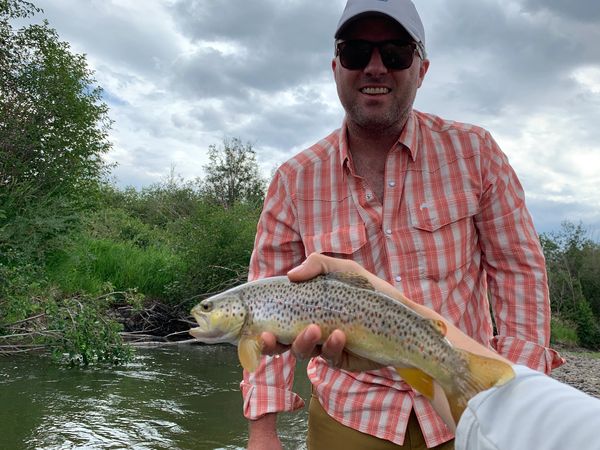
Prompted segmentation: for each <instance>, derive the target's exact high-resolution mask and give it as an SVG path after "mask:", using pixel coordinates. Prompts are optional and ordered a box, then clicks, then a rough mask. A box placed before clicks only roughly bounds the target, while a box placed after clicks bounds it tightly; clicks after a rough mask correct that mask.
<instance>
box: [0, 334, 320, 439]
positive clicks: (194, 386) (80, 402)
mask: <svg viewBox="0 0 600 450" xmlns="http://www.w3.org/2000/svg"><path fill="white" fill-rule="evenodd" d="M305 367H306V365H305V364H303V365H301V366H300V365H299V367H298V368H297V370H296V382H295V391H296V392H297V393H299V394H300V395H301V396H302V397H303V398H304V399H305V400H306V399H308V398H309V396H310V384H309V382H308V380H307V377H306V372H305ZM240 378H241V368H240V366H239V363H238V361H237V353H236V349H235V347H233V346H228V345H212V346H202V345H186V346H178V347H169V348H158V349H139V350H137V351H136V356H135V358H134V360H133V361H132V362H131V363H129V364H127V365H123V366H113V367H92V368H64V367H59V366H57V365H55V364H53V363H52V362H51V361H50V360H49V359H47V358H45V357H41V356H39V355H36V356H32V355H29V356H24V357H0V449H2V450H5V449H6V450H20V449H36V450H37V449H48V450H49V449H52V450H59V449H60V450H67V449H135V450H145V449H149V450H153V449H181V450H184V449H198V450H204V449H210V450H213V449H239V448H244V446H245V445H246V442H247V422H246V420H245V419H244V418H243V416H242V399H241V394H240V389H239V382H240ZM307 404H308V402H307ZM278 429H279V431H280V436H281V439H282V443H283V446H284V448H285V449H303V448H305V447H304V439H305V436H306V412H305V411H299V412H296V413H286V414H280V417H279V422H278Z"/></svg>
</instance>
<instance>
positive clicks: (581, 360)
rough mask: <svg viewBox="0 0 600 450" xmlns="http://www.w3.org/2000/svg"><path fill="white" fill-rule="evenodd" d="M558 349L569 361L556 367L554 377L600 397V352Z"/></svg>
mask: <svg viewBox="0 0 600 450" xmlns="http://www.w3.org/2000/svg"><path fill="white" fill-rule="evenodd" d="M557 350H558V352H559V353H560V354H561V356H562V357H563V358H565V359H566V360H567V362H566V363H565V364H563V365H562V366H561V367H559V368H558V369H555V370H554V371H553V372H552V377H553V378H556V379H557V380H559V381H562V382H563V383H567V384H570V385H571V386H573V387H575V388H577V389H579V390H581V391H583V392H586V393H588V394H590V395H593V396H594V397H598V398H600V353H590V352H586V351H584V350H567V349H557Z"/></svg>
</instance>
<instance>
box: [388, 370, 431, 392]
mask: <svg viewBox="0 0 600 450" xmlns="http://www.w3.org/2000/svg"><path fill="white" fill-rule="evenodd" d="M396 372H398V375H400V376H401V377H402V378H403V379H404V381H406V382H407V383H408V384H409V385H410V386H411V387H412V388H413V389H414V390H415V391H417V392H420V393H421V394H423V395H424V396H425V397H427V398H428V399H429V400H433V378H431V377H430V376H429V375H427V374H426V373H425V372H423V371H422V370H420V369H415V368H414V367H396Z"/></svg>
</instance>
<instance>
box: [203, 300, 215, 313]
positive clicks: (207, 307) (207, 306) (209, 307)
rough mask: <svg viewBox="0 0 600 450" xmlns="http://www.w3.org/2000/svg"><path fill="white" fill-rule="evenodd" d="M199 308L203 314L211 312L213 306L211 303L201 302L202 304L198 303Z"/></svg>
mask: <svg viewBox="0 0 600 450" xmlns="http://www.w3.org/2000/svg"><path fill="white" fill-rule="evenodd" d="M200 308H201V309H202V311H204V312H211V311H212V309H213V304H212V302H202V303H200Z"/></svg>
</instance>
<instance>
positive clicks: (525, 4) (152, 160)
mask: <svg viewBox="0 0 600 450" xmlns="http://www.w3.org/2000/svg"><path fill="white" fill-rule="evenodd" d="M33 1H34V2H35V3H36V4H37V5H38V6H40V7H42V8H43V9H44V14H43V16H41V17H45V18H47V19H48V20H49V21H50V24H51V25H52V26H53V27H54V28H56V29H57V30H58V32H59V34H60V36H61V38H62V39H63V40H66V41H68V42H70V43H71V45H72V48H73V50H74V51H76V52H78V53H85V54H86V55H87V60H88V63H89V65H90V66H91V67H92V68H93V69H94V70H95V76H96V79H97V80H98V83H99V85H100V86H102V87H103V88H104V90H105V101H106V103H107V104H108V105H109V107H110V116H111V118H112V119H113V120H114V121H115V124H114V127H113V130H112V133H111V139H112V142H113V145H114V148H113V150H112V152H111V153H110V154H109V155H108V159H109V160H110V161H111V162H116V163H118V166H117V168H116V169H115V170H114V176H115V178H116V182H117V183H118V185H120V186H127V185H132V186H136V187H141V186H147V185H149V184H151V183H153V182H156V181H160V180H163V179H165V177H166V176H167V175H168V174H169V172H170V170H171V168H172V167H174V170H175V172H176V173H178V174H180V175H181V176H183V177H185V178H190V179H191V178H195V177H197V176H201V175H202V172H203V166H204V165H205V164H206V162H207V159H206V152H207V149H208V146H209V145H211V144H217V145H218V144H220V143H221V142H222V140H223V138H225V137H238V138H240V139H242V140H243V141H247V142H251V143H252V144H253V146H254V148H255V149H256V151H257V155H258V160H259V163H260V165H261V167H262V169H263V170H264V173H265V175H268V174H270V173H271V172H272V170H273V168H274V167H275V166H276V165H278V164H280V163H282V162H283V161H285V160H286V159H287V158H289V157H290V156H292V155H293V154H294V153H296V152H298V151H300V150H302V149H303V148H305V147H307V146H309V145H311V144H312V143H314V142H315V141H317V140H319V139H320V138H322V137H323V136H325V135H327V134H328V133H329V132H330V131H331V130H333V129H335V128H337V127H339V125H340V123H341V120H342V117H343V111H342V109H341V107H340V106H339V103H338V100H337V96H336V92H335V87H334V83H333V79H332V75H331V68H330V62H331V57H332V48H333V38H332V35H333V31H334V28H335V26H336V24H337V21H338V19H339V16H340V14H341V11H342V9H343V6H344V3H345V0H318V1H317V0H251V1H249V0H144V1H141V0H33ZM415 3H416V5H417V8H418V9H419V11H420V14H421V17H422V19H423V22H424V24H425V29H426V40H427V49H428V53H429V58H430V60H431V66H430V69H429V73H428V75H427V78H426V80H425V83H424V85H423V87H422V88H421V89H420V91H419V93H418V96H417V101H416V103H415V108H416V109H419V110H422V111H427V112H431V113H434V114H438V115H440V116H442V117H444V118H449V119H454V120H459V121H463V122H470V123H475V124H477V125H480V126H483V127H485V128H487V129H489V130H490V131H491V132H492V134H493V136H494V137H495V138H496V140H497V141H498V143H499V144H500V146H501V147H502V149H503V150H504V151H505V152H506V153H507V154H508V156H509V159H510V161H511V163H512V164H513V166H514V168H515V170H516V171H517V173H518V175H519V177H520V179H521V182H522V184H523V185H524V187H525V190H526V193H527V201H528V204H529V207H530V210H531V212H532V215H533V217H534V221H535V223H536V227H537V229H538V231H541V232H544V231H552V230H557V229H558V228H559V226H560V223H561V221H563V220H570V221H574V222H579V221H582V222H583V224H584V225H585V226H586V227H587V228H588V229H590V230H591V232H592V234H593V235H594V236H595V238H600V45H599V44H598V43H599V42H600V2H599V1H598V0H451V1H449V0H415Z"/></svg>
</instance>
